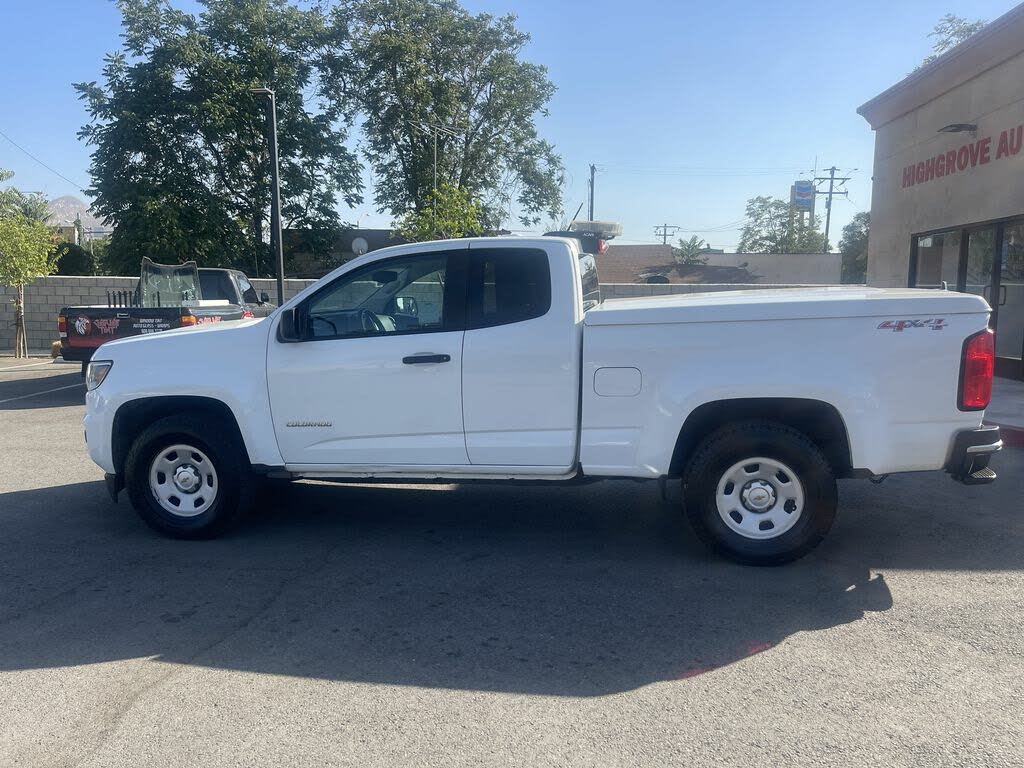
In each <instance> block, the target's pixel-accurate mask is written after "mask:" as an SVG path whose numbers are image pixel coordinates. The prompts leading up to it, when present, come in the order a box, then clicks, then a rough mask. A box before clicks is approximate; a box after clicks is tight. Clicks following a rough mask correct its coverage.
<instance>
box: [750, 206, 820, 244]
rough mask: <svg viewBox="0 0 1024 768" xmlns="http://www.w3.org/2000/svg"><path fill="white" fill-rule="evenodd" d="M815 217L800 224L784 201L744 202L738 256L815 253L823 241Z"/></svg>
mask: <svg viewBox="0 0 1024 768" xmlns="http://www.w3.org/2000/svg"><path fill="white" fill-rule="evenodd" d="M820 223H821V222H820V219H819V218H818V217H817V216H815V217H814V220H813V221H811V222H810V223H804V222H803V221H802V220H801V218H800V217H799V216H797V215H796V214H794V213H793V212H792V210H791V209H790V206H789V203H788V202H786V201H785V200H779V199H778V198H775V197H771V196H763V195H762V196H759V197H752V198H751V199H750V200H747V215H746V221H745V223H744V224H743V229H742V230H741V231H740V242H739V246H738V250H739V251H740V252H741V253H818V252H820V251H821V250H822V246H823V245H824V243H825V238H824V236H823V235H822V233H821V232H820V231H819V230H818V227H819V225H820Z"/></svg>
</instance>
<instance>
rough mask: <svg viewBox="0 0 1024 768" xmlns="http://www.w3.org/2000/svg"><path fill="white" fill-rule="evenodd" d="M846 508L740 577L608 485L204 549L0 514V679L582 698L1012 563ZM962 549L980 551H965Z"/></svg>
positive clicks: (344, 515)
mask: <svg viewBox="0 0 1024 768" xmlns="http://www.w3.org/2000/svg"><path fill="white" fill-rule="evenodd" d="M946 483H948V481H945V480H944V479H942V478H941V477H939V478H938V479H937V480H936V481H935V485H936V490H935V492H934V493H935V494H936V499H937V498H938V497H939V496H941V495H942V493H943V492H946V493H948V492H949V491H950V490H951V489H953V488H954V486H952V485H951V484H950V485H946ZM847 489H853V490H852V491H848V490H847ZM1008 490H1014V489H1008ZM897 491H899V489H897ZM966 492H967V494H966V495H967V496H970V495H971V493H976V492H975V489H966ZM1015 492H1016V491H1014V493H1015ZM961 495H963V494H961ZM843 496H844V509H843V519H842V520H841V522H840V523H839V524H838V525H837V527H836V529H835V530H834V531H833V534H832V536H831V538H830V539H829V540H827V541H826V543H825V544H824V545H823V546H822V547H821V548H820V549H819V550H818V551H817V552H816V553H814V554H812V555H811V556H810V557H808V558H805V559H804V560H802V561H800V562H798V563H796V564H793V565H791V566H786V567H782V568H770V569H758V568H748V567H741V566H737V565H734V564H731V563H728V562H725V561H722V560H719V559H717V558H714V557H712V556H710V555H707V554H705V552H704V550H703V549H702V547H701V546H700V545H699V544H698V542H696V541H695V540H694V538H693V536H692V535H691V534H690V532H689V530H688V528H687V527H686V524H685V521H684V520H683V519H682V516H681V514H680V513H679V509H678V506H677V505H676V504H671V503H670V504H665V503H662V502H661V501H660V500H659V499H658V495H657V490H656V489H655V488H654V487H653V486H651V485H637V484H633V483H629V482H614V483H611V482H610V483H600V484H595V485H592V486H586V487H583V488H543V487H540V488H538V487H526V488H523V487H510V486H483V485H467V486H460V487H418V488H410V487H404V486H403V487H400V486H377V487H361V486H341V487H337V486H329V485H326V484H313V483H301V484H292V485H291V486H288V487H284V488H278V489H276V490H274V491H273V492H271V493H269V494H268V495H267V496H265V497H264V499H263V503H262V507H261V509H259V510H258V511H257V512H256V513H255V514H254V515H253V517H252V518H251V519H250V520H249V521H248V522H247V523H246V524H245V525H244V526H243V527H242V528H241V529H240V530H239V531H237V532H235V533H234V534H232V535H230V536H228V537H226V538H223V539H220V540H217V541H210V542H178V541H171V540H167V539H163V538H160V537H158V536H157V535H155V534H152V533H151V532H149V530H148V529H146V528H144V527H143V526H142V524H141V523H140V522H139V521H138V520H137V519H136V517H135V515H134V513H133V512H132V511H131V509H130V508H129V506H128V505H127V503H126V500H125V499H123V498H122V500H121V502H120V503H119V504H118V505H116V506H114V505H111V504H110V502H109V501H108V500H107V498H106V496H105V494H104V491H103V486H102V484H101V483H98V482H96V483H80V484H76V485H67V486H61V487H52V488H45V489H40V490H30V491H20V492H13V493H7V494H3V495H0V516H2V519H3V523H4V530H5V534H4V537H3V540H2V542H0V575H2V586H0V669H5V670H11V669H36V668H45V667H54V666H66V665H79V664H91V663H97V662H106V661H115V660H122V659H131V658H139V657H156V658H157V659H159V660H162V661H167V662H172V663H181V664H191V665H203V666H208V667H213V668H222V669H232V670H246V671H253V672H261V673H273V674H282V675H297V676H304V677H310V678H319V679H328V680H349V681H361V682H367V683H385V684H398V685H414V686H427V687H432V688H436V687H441V688H457V689H468V690H481V691H511V692H520V693H529V694H552V695H577V696H579V695H584V696H585V695H601V694H607V693H613V692H617V691H624V690H630V689H633V688H636V687H638V686H642V685H645V684H648V683H652V682H657V681H663V680H675V679H682V678H688V677H693V676H697V675H700V674H701V673H703V672H706V671H708V670H712V669H715V668H718V667H721V666H723V665H727V664H731V663H734V662H737V661H741V660H743V659H747V658H749V657H752V656H755V655H756V654H758V653H761V652H764V651H768V650H770V649H771V648H772V647H774V646H776V645H777V644H779V643H781V642H782V641H784V640H785V639H786V638H788V637H790V636H792V635H793V634H794V633H797V632H803V631H814V630H821V629H827V628H831V627H837V626H840V625H843V624H846V623H848V622H854V621H858V620H859V619H861V618H862V617H863V616H864V615H865V613H867V612H872V611H886V610H888V609H889V608H890V607H891V606H892V597H891V595H890V593H889V589H888V587H887V585H886V582H885V579H884V576H883V575H882V574H881V573H878V572H877V571H876V570H875V569H879V568H881V569H884V568H916V567H928V568H943V569H945V568H949V569H964V568H967V569H970V568H979V569H980V568H985V569H989V568H1009V567H1012V568H1019V567H1020V566H1021V565H1022V564H1024V563H1022V556H1021V554H1020V552H1021V547H1020V543H1021V542H1020V538H1021V537H1020V536H1019V531H1018V533H1017V534H1015V535H1014V536H1011V537H1007V536H1005V535H1002V534H1001V533H1000V534H997V533H996V532H997V531H999V529H998V528H995V527H993V528H991V531H990V529H989V528H988V527H987V526H986V525H985V524H984V523H985V520H984V517H983V516H982V518H981V521H982V522H981V523H980V524H979V523H978V520H979V518H978V517H977V516H972V517H971V518H970V519H969V520H967V521H966V523H964V520H963V518H961V519H960V520H956V519H955V518H956V516H957V511H956V510H953V509H949V510H948V511H946V512H942V513H941V519H938V520H937V519H936V512H935V507H934V505H933V503H932V502H933V501H934V500H933V499H928V498H925V499H921V498H919V494H915V495H914V504H913V505H909V506H908V505H907V503H906V500H905V499H901V497H900V493H899V492H897V493H896V494H895V502H893V498H894V497H893V494H892V493H891V492H883V491H881V490H880V489H877V488H875V487H874V486H869V485H867V484H864V483H861V484H856V485H853V484H844V485H843ZM893 503H896V504H902V505H903V506H902V507H900V508H899V509H898V510H897V509H892V508H891V507H892V504H893ZM965 503H969V499H965ZM948 506H949V505H948V504H947V507H948ZM971 521H973V522H971ZM953 524H956V525H957V535H956V539H957V541H958V542H959V543H958V544H957V545H956V546H953V545H952V544H951V541H950V536H949V535H948V532H949V526H950V525H953ZM965 525H966V528H965ZM943 529H945V530H946V532H947V535H946V536H942V535H940V534H941V533H942V531H943ZM922 534H923V535H922ZM970 537H975V538H977V539H979V541H978V544H979V547H980V548H978V549H976V548H974V547H964V546H962V543H963V541H964V540H965V538H970Z"/></svg>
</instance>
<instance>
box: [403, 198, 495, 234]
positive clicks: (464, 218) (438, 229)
mask: <svg viewBox="0 0 1024 768" xmlns="http://www.w3.org/2000/svg"><path fill="white" fill-rule="evenodd" d="M483 231H484V225H483V207H482V206H481V205H480V204H479V203H478V202H476V201H475V200H474V199H473V198H472V197H471V196H470V194H469V192H468V191H466V190H465V189H460V188H458V187H454V186H452V185H451V184H443V185H441V186H439V187H438V188H437V191H436V192H435V191H430V192H428V193H427V196H426V199H425V200H424V204H423V207H422V209H420V210H411V211H409V212H408V213H406V214H405V216H404V217H403V218H402V219H401V220H400V221H399V222H398V223H397V224H396V226H395V236H396V237H398V238H400V239H402V240H407V241H408V242H414V243H415V242H423V241H426V240H445V239H448V238H456V237H475V236H477V235H481V234H483Z"/></svg>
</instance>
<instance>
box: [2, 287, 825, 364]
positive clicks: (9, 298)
mask: <svg viewBox="0 0 1024 768" xmlns="http://www.w3.org/2000/svg"><path fill="white" fill-rule="evenodd" d="M136 282H137V280H136V278H134V277H57V276H54V277H45V278H43V279H41V280H37V281H36V282H34V283H32V284H31V285H28V286H26V287H25V309H26V312H25V322H26V330H27V332H28V342H29V349H30V350H32V351H34V352H42V351H46V350H49V348H50V344H51V342H53V341H56V340H57V338H58V336H57V315H58V314H59V313H60V310H61V309H62V308H64V307H68V306H87V305H90V304H93V305H97V306H104V307H105V306H106V305H107V292H108V291H133V290H135V283H136ZM315 282H316V280H285V281H284V295H285V300H286V301H287V300H288V299H290V298H292V297H293V296H295V295H296V294H297V293H299V292H300V291H302V290H304V289H305V288H307V287H308V286H310V285H312V284H313V283H315ZM252 284H253V287H254V288H255V289H256V291H257V292H259V291H266V292H267V294H268V295H269V296H270V300H271V301H273V302H276V301H277V281H276V280H273V279H256V280H253V281H252ZM800 287H810V286H799V285H768V284H762V283H756V284H750V285H743V284H739V285H738V284H728V283H722V284H718V283H714V284H711V283H687V284H679V283H672V284H668V285H644V284H639V283H602V284H601V294H602V296H603V297H604V298H606V299H624V298H632V297H638V296H666V295H671V294H687V293H704V292H707V291H733V290H739V289H748V288H753V289H765V288H800ZM816 287H820V286H816ZM14 295H15V292H14V289H12V288H4V287H0V354H4V353H9V352H12V351H13V350H14ZM418 299H419V300H420V301H421V304H424V305H425V306H424V309H426V304H429V302H430V301H431V297H428V296H427V295H426V294H424V295H422V296H418Z"/></svg>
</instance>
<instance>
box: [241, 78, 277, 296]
mask: <svg viewBox="0 0 1024 768" xmlns="http://www.w3.org/2000/svg"><path fill="white" fill-rule="evenodd" d="M249 93H251V94H253V95H254V96H262V97H264V98H265V99H266V100H267V102H266V103H267V144H268V145H269V149H270V250H271V251H272V252H273V254H274V260H275V261H276V262H277V306H281V305H282V304H284V243H282V242H281V169H280V167H279V165H278V162H277V100H276V98H275V96H274V92H273V91H272V90H271V89H270V88H250V89H249Z"/></svg>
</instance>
